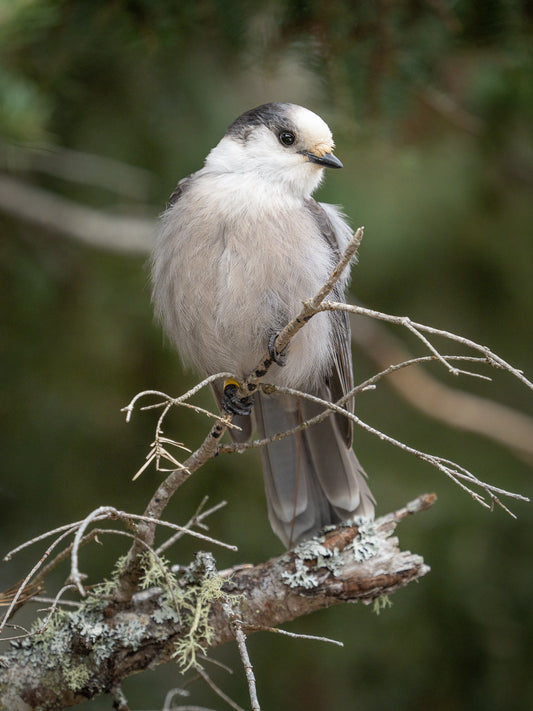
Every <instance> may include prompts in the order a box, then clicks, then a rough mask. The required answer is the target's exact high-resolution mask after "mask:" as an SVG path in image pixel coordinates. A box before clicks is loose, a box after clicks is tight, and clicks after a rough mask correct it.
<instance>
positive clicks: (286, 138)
mask: <svg viewBox="0 0 533 711" xmlns="http://www.w3.org/2000/svg"><path fill="white" fill-rule="evenodd" d="M294 141H295V136H294V133H291V131H282V132H281V133H280V134H279V142H280V143H282V144H283V145H284V146H292V144H293V143H294Z"/></svg>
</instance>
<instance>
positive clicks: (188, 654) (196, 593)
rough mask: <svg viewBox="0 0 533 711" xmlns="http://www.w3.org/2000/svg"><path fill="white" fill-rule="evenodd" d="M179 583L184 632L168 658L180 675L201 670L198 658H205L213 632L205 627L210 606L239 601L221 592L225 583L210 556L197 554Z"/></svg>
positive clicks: (236, 596)
mask: <svg viewBox="0 0 533 711" xmlns="http://www.w3.org/2000/svg"><path fill="white" fill-rule="evenodd" d="M183 580H184V582H186V588H185V590H186V592H185V594H182V598H181V606H180V614H181V617H182V620H183V623H184V625H185V626H186V627H187V628H188V632H187V634H185V635H184V636H183V637H182V638H181V639H179V640H178V641H177V642H176V644H175V649H174V653H173V654H172V657H173V658H175V659H176V661H177V662H178V665H179V666H180V670H181V672H182V673H184V672H186V671H187V670H188V669H190V668H191V667H201V664H200V663H199V661H198V656H199V655H200V654H205V652H206V649H207V647H209V645H210V643H211V641H212V639H213V629H212V628H211V626H210V625H209V613H210V612H211V607H212V605H213V603H214V602H215V601H216V600H224V601H227V602H229V603H231V604H233V603H235V602H236V601H237V599H239V598H240V597H241V596H239V595H229V594H228V593H226V592H224V590H223V589H222V586H223V584H224V583H225V582H227V579H226V578H222V577H221V576H220V575H219V574H218V572H217V570H216V567H215V561H214V558H213V556H212V555H211V554H210V553H198V554H197V556H196V560H195V562H194V563H193V564H192V565H191V566H189V568H188V569H187V571H186V572H185V574H184V576H183Z"/></svg>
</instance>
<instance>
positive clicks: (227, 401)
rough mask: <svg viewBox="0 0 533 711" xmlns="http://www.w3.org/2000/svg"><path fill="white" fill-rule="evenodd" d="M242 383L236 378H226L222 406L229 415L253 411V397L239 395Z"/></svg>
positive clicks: (247, 413) (245, 413) (246, 413)
mask: <svg viewBox="0 0 533 711" xmlns="http://www.w3.org/2000/svg"><path fill="white" fill-rule="evenodd" d="M240 387H241V386H240V385H239V383H238V382H237V381H236V380H226V382H225V383H224V392H223V394H222V408H223V409H224V412H227V413H228V414H229V415H249V414H250V412H251V411H252V405H253V402H254V401H253V398H252V397H251V396H248V397H239V396H238V395H237V393H238V392H239V389H240Z"/></svg>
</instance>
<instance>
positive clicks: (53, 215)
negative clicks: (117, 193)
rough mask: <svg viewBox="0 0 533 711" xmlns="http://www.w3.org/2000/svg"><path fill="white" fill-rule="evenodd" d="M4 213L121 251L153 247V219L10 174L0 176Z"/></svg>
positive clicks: (99, 245) (1, 201) (100, 246)
mask: <svg viewBox="0 0 533 711" xmlns="http://www.w3.org/2000/svg"><path fill="white" fill-rule="evenodd" d="M0 211H2V212H4V213H6V214H8V215H10V216H11V217H14V218H15V219H17V220H20V221H22V222H26V223H29V224H31V225H33V226H35V227H37V228H41V229H45V230H48V231H52V232H56V233H58V234H60V235H62V236H63V237H68V238H69V239H74V240H77V241H80V242H84V243H85V244H87V245H89V246H91V247H96V248H101V249H108V250H112V251H117V252H131V253H138V252H141V253H144V252H146V251H147V250H148V249H149V248H150V241H151V236H152V234H153V232H154V228H155V224H154V221H153V220H149V219H142V218H139V217H125V216H123V215H116V214H112V213H110V212H104V211H103V210H96V209H94V208H91V207H85V206H83V205H79V204H78V203H75V202H73V201H72V200H68V199H66V198H64V197H60V196H59V195H55V194H53V193H51V192H49V191H47V190H43V189H41V188H36V187H34V186H32V185H29V184H28V183H26V182H23V181H21V180H18V179H16V178H12V177H9V176H7V175H0Z"/></svg>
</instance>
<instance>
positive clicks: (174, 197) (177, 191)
mask: <svg viewBox="0 0 533 711" xmlns="http://www.w3.org/2000/svg"><path fill="white" fill-rule="evenodd" d="M193 175H194V173H193V174H192V175H187V176H186V177H185V178H182V179H181V180H180V181H179V182H178V184H177V185H176V187H175V188H174V190H173V191H172V193H171V194H170V197H169V199H168V201H167V210H168V209H170V208H171V207H174V205H175V204H176V203H177V202H178V200H179V199H180V197H181V196H182V195H183V193H184V192H185V190H186V189H187V187H188V185H189V183H190V181H191V178H192V177H193Z"/></svg>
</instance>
